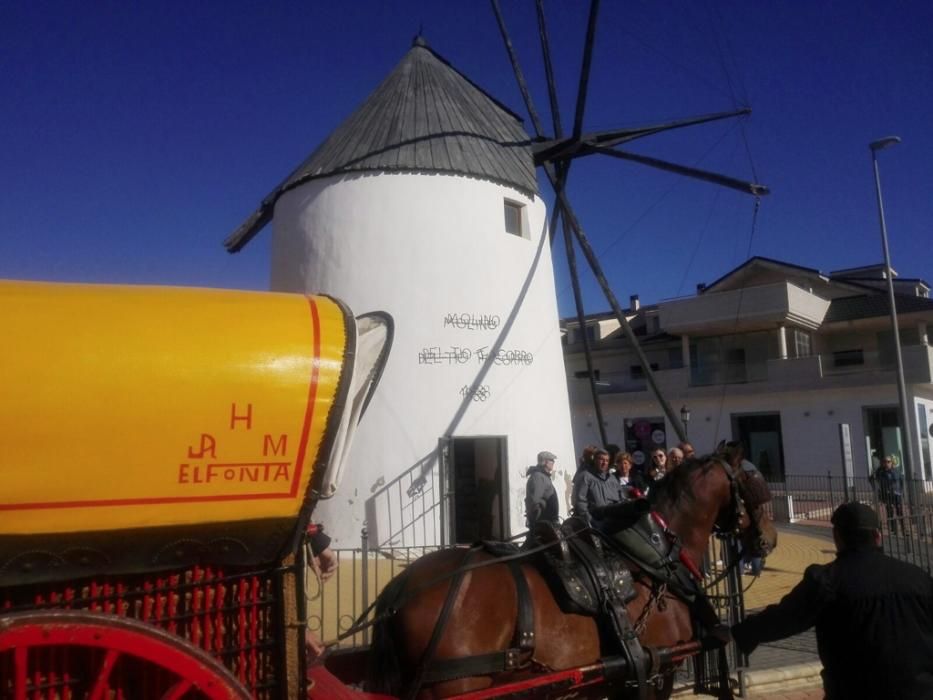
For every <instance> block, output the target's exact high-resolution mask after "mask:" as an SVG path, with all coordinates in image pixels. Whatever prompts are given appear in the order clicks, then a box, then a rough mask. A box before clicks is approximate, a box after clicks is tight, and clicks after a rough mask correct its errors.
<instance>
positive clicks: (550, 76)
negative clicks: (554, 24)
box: [491, 0, 769, 445]
mask: <svg viewBox="0 0 933 700" xmlns="http://www.w3.org/2000/svg"><path fill="white" fill-rule="evenodd" d="M491 3H492V9H493V13H494V14H495V17H496V23H497V24H498V27H499V31H500V33H501V35H502V41H503V43H504V44H505V48H506V51H507V52H508V56H509V61H510V62H511V64H512V70H513V72H514V74H515V79H516V82H517V83H518V87H519V90H520V91H521V94H522V99H523V100H524V103H525V108H526V109H527V110H528V115H529V117H530V119H531V123H532V126H533V128H534V132H535V134H534V136H535V143H534V146H533V152H534V162H535V165H536V166H540V167H541V168H542V169H543V170H544V173H545V175H546V177H547V180H548V182H549V183H550V185H551V188H552V190H553V192H554V209H553V211H552V212H551V222H550V229H549V230H550V232H551V236H552V240H553V237H554V236H555V234H556V231H557V226H558V222H560V223H561V224H562V229H563V234H564V235H563V237H564V247H565V251H566V256H567V263H568V267H569V268H570V278H571V282H572V287H573V296H574V304H575V306H576V314H577V322H578V324H579V326H578V327H579V328H581V329H582V328H583V327H584V313H583V301H582V296H581V291H580V282H579V275H578V270H577V263H576V252H575V249H574V240H576V242H577V244H578V245H579V246H580V249H581V251H582V252H583V256H584V257H585V258H586V261H587V263H588V264H589V266H590V269H591V270H592V272H593V275H594V276H595V278H596V281H597V283H598V284H599V286H600V289H601V290H602V292H603V294H604V295H605V297H606V301H607V302H608V303H609V306H610V308H611V309H612V312H613V313H614V314H615V316H616V318H617V320H618V321H619V324H620V325H621V328H622V330H623V332H624V333H625V336H626V338H627V339H628V341H629V343H631V345H632V348H633V349H634V350H635V353H636V355H637V356H638V360H639V362H640V363H641V366H642V369H643V371H644V376H645V378H646V380H647V382H648V385H649V386H650V387H651V391H652V392H653V393H654V395H655V397H656V399H657V401H658V403H659V404H660V405H661V408H662V410H663V411H664V414H665V415H666V416H667V419H668V421H670V424H671V425H672V426H673V427H674V430H675V432H676V433H677V436H678V438H679V439H680V440H681V441H686V439H687V436H686V432H685V430H684V426H683V423H682V422H681V420H680V417H679V416H678V415H677V414H676V413H675V412H674V410H673V409H672V408H671V405H670V404H669V403H668V401H667V400H666V399H665V398H664V396H663V395H662V394H661V392H660V390H659V388H658V384H657V382H656V380H655V376H654V373H653V371H652V369H651V365H650V363H649V362H648V359H647V357H646V356H645V354H644V352H643V351H642V349H641V346H640V344H639V342H638V339H637V338H636V336H635V334H634V332H633V330H632V327H631V325H630V324H629V322H628V319H627V318H626V316H625V314H624V313H623V311H622V307H621V306H620V305H619V302H618V300H617V299H616V296H615V294H614V293H613V291H612V288H611V287H610V286H609V282H608V280H607V279H606V276H605V274H604V273H603V270H602V266H601V265H600V263H599V259H598V258H597V256H596V254H595V253H594V251H593V248H592V246H591V245H590V243H589V240H588V239H587V236H586V233H585V232H584V230H583V227H582V225H581V224H580V220H579V218H578V217H577V215H576V213H575V211H574V209H573V206H572V205H571V203H570V200H569V198H568V196H567V179H568V176H569V173H570V166H571V164H572V163H573V161H574V160H576V159H578V158H581V157H584V156H590V155H603V156H608V157H611V158H618V159H620V160H627V161H632V162H636V163H640V164H642V165H646V166H648V167H651V168H656V169H659V170H664V171H667V172H672V173H675V174H677V175H681V176H683V177H688V178H693V179H696V180H703V181H706V182H710V183H712V184H715V185H719V186H721V187H727V188H730V189H733V190H737V191H739V192H742V193H745V194H750V195H753V196H754V197H755V198H756V204H755V206H756V212H757V206H758V199H759V198H760V197H761V196H763V195H766V194H768V193H769V190H768V188H767V187H766V186H765V185H762V184H758V183H754V182H746V181H744V180H740V179H737V178H734V177H729V176H727V175H722V174H719V173H714V172H710V171H706V170H700V169H698V168H694V167H689V166H686V165H680V164H677V163H672V162H670V161H666V160H661V159H658V158H652V157H648V156H644V155H639V154H636V153H632V152H630V151H626V150H623V149H622V148H621V146H623V145H624V144H626V143H629V142H631V141H635V140H637V139H642V138H645V137H648V136H653V135H656V134H660V133H663V132H666V131H671V130H674V129H682V128H685V127H689V126H696V125H700V124H707V123H710V122H714V121H719V120H722V119H731V118H736V117H743V116H747V115H749V114H750V113H751V110H750V109H749V108H747V107H746V108H742V109H738V110H732V111H728V112H718V113H714V114H705V115H700V116H696V117H688V118H684V119H679V120H675V121H669V122H663V123H659V124H652V125H648V126H643V127H639V128H626V129H610V130H607V131H598V132H590V133H584V132H583V116H584V112H585V110H586V102H587V89H588V85H589V78H590V70H591V67H592V57H593V46H594V44H595V38H596V27H597V23H598V17H599V0H591V2H590V8H589V15H588V20H587V28H586V37H585V39H584V47H583V61H582V65H581V71H580V80H579V85H578V88H577V100H576V109H575V112H574V120H573V129H572V131H571V132H570V135H565V133H564V129H563V125H562V122H561V118H560V109H559V107H558V100H557V88H556V85H555V79H554V69H553V64H552V62H551V46H550V38H549V34H548V30H547V21H546V16H545V12H544V4H543V0H535V10H536V15H537V22H538V33H539V36H540V40H541V52H542V56H543V61H544V71H545V76H546V80H547V88H548V100H549V103H550V111H551V116H552V132H551V133H550V134H547V132H546V128H545V125H544V123H543V122H542V120H541V118H540V116H539V114H538V111H537V109H536V108H535V104H534V101H533V99H532V97H531V93H530V92H529V90H528V85H527V82H526V81H525V77H524V74H523V72H522V69H521V66H520V65H519V60H518V56H517V54H516V51H515V49H514V47H513V45H512V41H511V38H510V36H509V32H508V29H507V28H506V24H505V19H504V18H503V15H502V10H501V7H500V5H499V0H491ZM581 340H582V344H583V352H584V356H585V359H586V369H587V376H588V378H589V384H590V392H591V394H592V397H593V405H594V408H595V412H596V420H597V424H598V426H599V431H600V437H601V439H602V444H604V445H605V444H607V443H608V440H607V439H606V433H605V425H604V422H603V417H602V410H601V408H600V402H599V394H598V391H597V386H596V376H595V373H594V371H593V361H592V353H591V348H590V341H589V339H588V338H587V336H586V333H581Z"/></svg>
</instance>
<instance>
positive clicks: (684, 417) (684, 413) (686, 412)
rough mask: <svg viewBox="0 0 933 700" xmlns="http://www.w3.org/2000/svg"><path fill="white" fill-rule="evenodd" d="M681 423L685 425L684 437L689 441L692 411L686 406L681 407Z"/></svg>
mask: <svg viewBox="0 0 933 700" xmlns="http://www.w3.org/2000/svg"><path fill="white" fill-rule="evenodd" d="M680 422H681V423H683V424H684V437H685V438H688V439H689V438H690V433H689V431H688V429H689V426H690V409H689V408H687V406H686V405H683V406H681V407H680Z"/></svg>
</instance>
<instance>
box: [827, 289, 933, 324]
mask: <svg viewBox="0 0 933 700" xmlns="http://www.w3.org/2000/svg"><path fill="white" fill-rule="evenodd" d="M894 303H895V304H896V306H897V313H899V314H909V313H913V312H918V311H919V312H922V311H933V299H926V298H924V297H918V296H911V295H907V294H897V295H895V298H894ZM889 313H891V305H890V304H889V303H888V295H887V294H865V295H860V296H854V297H841V298H839V299H833V300H832V301H831V302H830V303H829V309H828V310H827V311H826V317H825V318H824V319H823V323H836V322H840V321H854V320H856V319H859V318H873V317H876V316H887V315H888V314H889Z"/></svg>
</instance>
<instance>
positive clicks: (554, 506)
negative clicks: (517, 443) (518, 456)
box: [525, 452, 560, 530]
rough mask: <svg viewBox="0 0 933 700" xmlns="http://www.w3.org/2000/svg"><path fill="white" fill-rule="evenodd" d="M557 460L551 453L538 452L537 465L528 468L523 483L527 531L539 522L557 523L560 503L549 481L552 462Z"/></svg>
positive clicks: (552, 472)
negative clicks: (525, 479) (526, 479)
mask: <svg viewBox="0 0 933 700" xmlns="http://www.w3.org/2000/svg"><path fill="white" fill-rule="evenodd" d="M555 460H557V457H555V456H554V455H553V454H552V453H551V452H539V453H538V463H537V464H536V465H534V466H532V467H528V481H527V482H526V483H525V519H526V523H527V525H528V529H529V530H532V529H534V526H535V524H536V523H537V522H538V521H539V520H547V521H549V522H552V523H556V522H557V518H558V516H559V514H560V502H559V501H558V500H557V491H556V490H555V489H554V484H552V483H551V479H552V478H553V476H554V462H555Z"/></svg>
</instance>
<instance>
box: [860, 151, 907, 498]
mask: <svg viewBox="0 0 933 700" xmlns="http://www.w3.org/2000/svg"><path fill="white" fill-rule="evenodd" d="M900 142H901V138H900V137H899V136H886V137H884V138H883V139H878V140H877V141H872V142H871V143H870V144H868V148H869V149H870V150H871V163H872V167H873V168H874V172H875V193H876V194H877V197H878V218H879V219H880V221H881V249H882V251H883V252H884V276H885V277H886V278H887V280H888V304H889V305H890V306H891V330H892V331H893V332H894V358H895V360H896V362H897V396H898V399H899V401H900V405H901V407H900V412H901V420H900V424H901V426H902V427H903V431H904V454H903V455H902V458H903V461H904V478H905V479H906V480H907V482H908V489H907V491H908V493H909V492H910V488H909V487H910V481H911V477H912V476H913V470H912V469H911V466H912V462H913V456H914V447H913V437H912V436H911V434H910V420H911V413H910V408H909V406H908V403H907V384H906V383H905V382H904V358H903V357H902V356H901V336H900V333H899V332H898V328H897V308H896V306H895V304H894V275H893V274H892V272H891V253H890V252H889V251H888V230H887V227H886V226H885V224H884V205H883V203H882V201H881V178H880V176H879V175H878V157H877V154H878V151H880V150H882V149H884V148H887V147H888V146H893V145H894V144H896V143H900ZM911 495H913V494H911ZM908 499H909V500H913V499H912V498H910V496H908Z"/></svg>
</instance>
